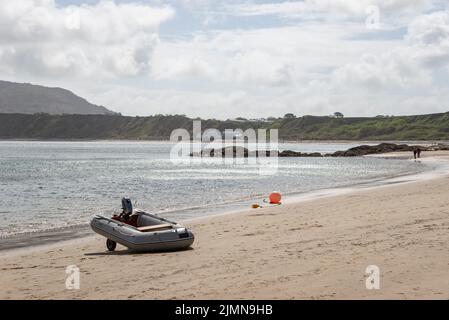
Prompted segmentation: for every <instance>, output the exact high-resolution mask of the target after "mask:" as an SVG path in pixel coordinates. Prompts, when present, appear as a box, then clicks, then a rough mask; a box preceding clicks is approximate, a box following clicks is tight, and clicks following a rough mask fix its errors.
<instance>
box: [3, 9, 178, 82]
mask: <svg viewBox="0 0 449 320" xmlns="http://www.w3.org/2000/svg"><path fill="white" fill-rule="evenodd" d="M173 16H174V10H173V9H172V8H171V7H168V6H162V7H151V6H148V5H144V4H138V3H123V4H117V3H115V2H113V1H100V2H99V3H97V4H95V5H78V6H73V5H72V6H69V7H59V6H57V5H56V3H55V2H54V1H53V0H18V1H10V2H9V3H8V5H2V6H1V7H0V59H1V60H0V65H2V66H8V68H4V71H9V72H10V73H25V74H40V75H42V76H44V75H49V76H64V75H67V74H70V75H71V76H79V77H112V78H113V77H119V76H135V75H139V74H142V73H145V72H147V71H148V67H149V64H150V60H151V56H152V52H153V50H154V48H155V46H156V45H157V43H158V41H159V37H158V27H159V25H160V24H161V23H163V22H164V21H166V20H168V19H170V18H172V17H173ZM5 69H7V70H5Z"/></svg>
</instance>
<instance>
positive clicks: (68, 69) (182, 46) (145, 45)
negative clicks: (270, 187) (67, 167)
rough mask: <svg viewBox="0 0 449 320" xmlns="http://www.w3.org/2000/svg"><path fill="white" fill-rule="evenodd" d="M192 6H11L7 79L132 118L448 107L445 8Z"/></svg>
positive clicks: (392, 2) (194, 1)
mask: <svg viewBox="0 0 449 320" xmlns="http://www.w3.org/2000/svg"><path fill="white" fill-rule="evenodd" d="M136 1H137V0H136ZM175 2H176V1H172V2H171V3H172V4H173V3H175ZM236 2H238V4H235V3H236ZM147 3H148V2H147ZM151 3H159V0H154V1H151ZM161 3H162V2H161ZM176 3H177V5H178V6H179V1H178V2H176ZM183 3H184V7H183V8H184V9H182V10H184V11H182V10H181V9H180V10H181V12H180V13H179V14H178V15H177V16H176V17H174V9H173V8H172V7H170V6H160V5H159V6H158V7H154V5H153V6H149V5H145V4H137V3H130V2H126V3H122V4H117V3H114V2H111V1H102V2H100V3H98V4H96V5H79V6H72V7H59V6H57V5H55V3H54V1H51V0H42V1H38V0H35V1H31V0H19V1H16V2H11V6H2V7H1V8H0V72H1V74H2V75H8V76H7V78H9V79H10V80H14V79H15V80H22V81H31V80H33V81H34V82H36V83H41V84H48V85H53V86H62V87H67V88H68V89H72V90H74V91H75V92H76V93H78V94H80V95H82V96H85V97H86V98H88V99H89V100H90V101H92V102H94V103H97V104H102V105H105V106H107V107H110V108H111V109H113V110H114V111H119V112H122V113H123V114H126V115H150V114H155V113H163V114H165V113H184V114H187V115H189V116H203V117H216V118H231V117H236V116H244V117H249V118H251V117H267V116H271V115H274V116H277V115H279V116H280V115H283V114H285V113H287V112H293V113H295V114H298V115H301V114H331V113H333V112H335V111H341V112H343V113H345V114H346V115H358V116H362V115H376V114H413V113H426V112H436V111H445V109H446V108H447V106H446V105H444V101H447V98H448V97H449V72H448V61H449V59H448V58H449V41H448V39H449V32H448V30H449V18H448V12H447V11H444V10H443V9H441V8H439V9H438V6H437V5H439V4H441V3H440V1H439V0H434V1H431V0H418V1H408V0H386V1H377V0H372V1H368V0H360V1H359V0H357V1H355V0H333V1H331V0H305V1H304V2H301V1H296V2H295V1H290V2H281V3H272V4H257V3H256V4H254V3H253V2H247V1H233V3H234V4H229V3H228V2H224V1H221V0H216V1H213V2H206V1H205V0H190V1H187V0H186V1H184V2H183ZM372 4H377V5H379V7H380V9H381V22H384V25H387V26H390V27H391V26H394V27H398V26H399V27H403V29H401V31H400V33H399V34H396V35H395V36H394V37H389V35H390V33H389V32H392V31H391V30H389V31H388V32H386V33H384V34H381V33H378V32H377V31H375V30H374V31H372V30H367V29H366V26H365V18H366V7H367V6H368V5H372ZM445 6H446V5H445ZM186 8H187V9H186ZM435 8H437V9H435ZM177 9H179V7H177ZM428 10H430V11H432V12H433V13H429V14H427V11H428ZM73 12H79V13H80V17H81V19H80V27H81V28H76V25H77V24H76V17H75V19H73ZM186 12H187V13H186ZM197 12H202V13H203V14H198V15H197ZM209 13H210V15H214V14H218V13H219V14H220V17H221V14H226V13H227V14H228V18H229V19H231V20H230V21H229V20H228V21H227V22H226V20H223V21H220V22H219V23H220V25H221V27H222V28H221V29H213V26H214V25H215V24H214V23H211V24H210V25H209V24H205V25H203V24H201V22H202V18H204V17H206V18H207V17H208V14H209ZM189 14H191V17H189V16H188V15H189ZM186 15H187V17H186ZM273 15H275V17H272V16H273ZM179 16H181V17H179ZM70 17H71V18H72V19H69V20H67V19H68V18H70ZM194 17H197V18H198V17H199V19H200V20H201V21H198V19H197V20H195V22H194V23H195V24H196V27H197V28H198V29H196V31H195V32H193V33H192V34H191V36H186V35H185V33H184V30H183V29H182V28H179V26H184V25H185V24H186V21H185V20H186V19H189V18H192V19H194ZM279 17H281V18H282V19H273V18H279ZM171 18H173V19H172V20H173V21H171V22H170V26H169V28H168V29H169V30H170V34H169V35H168V36H167V34H164V36H162V37H161V39H159V30H158V27H159V26H160V25H161V24H162V23H163V22H164V21H167V20H169V19H171ZM177 19H180V20H182V21H180V22H179V25H178V24H177V23H178V20H177ZM195 19H196V18H195ZM67 21H69V23H68V25H69V28H67ZM253 22H254V24H252V23H253ZM265 22H266V24H264V23H265ZM234 23H235V25H234ZM73 26H75V28H74V27H73ZM237 26H238V27H237ZM407 26H408V27H407ZM173 30H174V31H173ZM404 30H405V31H404ZM178 31H179V34H177V33H176V32H178ZM173 33H174V34H173ZM403 33H406V36H405V37H404V38H400V37H402V34H403ZM128 76H132V77H128ZM2 77H3V76H2ZM99 77H101V81H98V79H99ZM99 83H101V85H99Z"/></svg>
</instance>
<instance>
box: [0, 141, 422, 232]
mask: <svg viewBox="0 0 449 320" xmlns="http://www.w3.org/2000/svg"><path fill="white" fill-rule="evenodd" d="M355 145H357V144H281V145H280V149H290V150H295V151H303V152H312V151H317V152H333V151H336V150H345V149H347V148H349V147H352V146H355ZM172 146H173V145H172V144H170V143H162V142H15V141H0V199H1V203H0V204H1V205H0V235H1V236H5V235H11V234H16V233H22V232H30V231H40V230H47V229H52V228H58V227H65V226H72V225H78V224H85V223H87V221H88V220H89V218H90V217H91V216H92V215H94V214H98V213H104V214H111V213H112V212H117V211H119V209H120V199H121V197H123V196H129V197H131V198H132V199H133V200H134V201H137V205H136V206H137V207H139V208H142V209H145V210H147V211H150V212H156V213H160V214H161V215H162V216H166V217H168V218H171V219H177V220H179V219H181V220H182V219H185V218H192V217H197V216H200V215H208V214H213V213H215V212H217V208H228V207H229V206H238V205H246V203H247V202H248V201H259V200H260V199H261V198H263V197H264V196H266V195H267V194H268V193H269V192H270V191H273V190H279V191H281V192H282V193H283V194H294V193H303V192H308V191H314V190H319V189H327V188H335V187H342V186H349V185H355V184H361V183H368V182H372V181H375V180H379V179H383V178H385V177H393V176H399V175H406V174H414V173H418V172H422V171H424V170H426V169H427V168H426V166H425V165H423V164H420V163H414V162H411V161H401V160H385V159H376V158H338V159H337V158H322V159H317V158H280V159H279V162H278V166H279V168H278V171H277V173H276V175H273V176H261V175H260V174H259V168H258V167H256V166H251V165H246V166H245V165H244V166H242V165H232V164H230V165H229V164H224V163H223V161H222V159H216V161H213V160H212V161H209V162H207V163H206V164H204V163H203V164H198V163H193V164H192V163H190V164H189V163H177V164H174V163H173V162H172V161H170V159H169V153H170V150H171V148H172Z"/></svg>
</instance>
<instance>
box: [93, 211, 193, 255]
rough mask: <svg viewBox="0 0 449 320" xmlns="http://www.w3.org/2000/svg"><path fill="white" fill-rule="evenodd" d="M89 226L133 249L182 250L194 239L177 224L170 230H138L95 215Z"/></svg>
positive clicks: (153, 250) (189, 232)
mask: <svg viewBox="0 0 449 320" xmlns="http://www.w3.org/2000/svg"><path fill="white" fill-rule="evenodd" d="M90 226H91V228H92V230H93V231H95V232H96V233H98V234H100V235H102V236H104V237H105V238H107V239H110V240H112V241H115V242H117V243H120V244H121V245H123V246H125V247H127V248H129V249H131V250H133V251H145V252H157V251H174V250H183V249H187V248H188V247H190V246H191V245H192V244H193V242H194V240H195V237H194V235H193V233H192V232H191V231H190V230H188V229H186V228H184V227H181V226H178V225H174V226H173V229H170V230H163V231H155V232H140V231H139V230H137V229H136V228H133V227H131V226H128V225H126V224H124V223H121V222H118V221H115V220H112V219H108V218H105V217H101V216H96V217H94V218H93V219H92V221H91V223H90Z"/></svg>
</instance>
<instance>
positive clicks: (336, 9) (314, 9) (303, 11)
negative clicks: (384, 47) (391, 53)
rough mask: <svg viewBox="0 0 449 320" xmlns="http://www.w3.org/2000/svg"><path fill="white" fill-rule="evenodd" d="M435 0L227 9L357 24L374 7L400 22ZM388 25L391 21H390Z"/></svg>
mask: <svg viewBox="0 0 449 320" xmlns="http://www.w3.org/2000/svg"><path fill="white" fill-rule="evenodd" d="M439 2H441V1H437V0H414V1H410V0H304V1H284V2H272V3H262V4H260V3H259V4H258V3H243V4H242V3H241V4H234V5H229V6H227V10H228V12H229V13H230V14H233V15H236V16H264V15H265V16H267V15H277V16H280V17H282V18H286V19H302V20H315V19H324V20H341V19H346V20H360V19H363V20H364V19H366V17H367V14H368V13H367V8H369V7H370V6H377V7H378V8H379V10H380V13H381V16H383V17H385V18H387V19H391V18H394V20H395V21H396V22H397V21H398V20H402V19H404V18H407V17H410V16H412V17H413V16H416V14H418V13H422V12H423V11H425V10H429V9H431V8H433V7H434V6H435V4H436V3H439ZM389 22H390V23H391V22H392V21H389Z"/></svg>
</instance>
